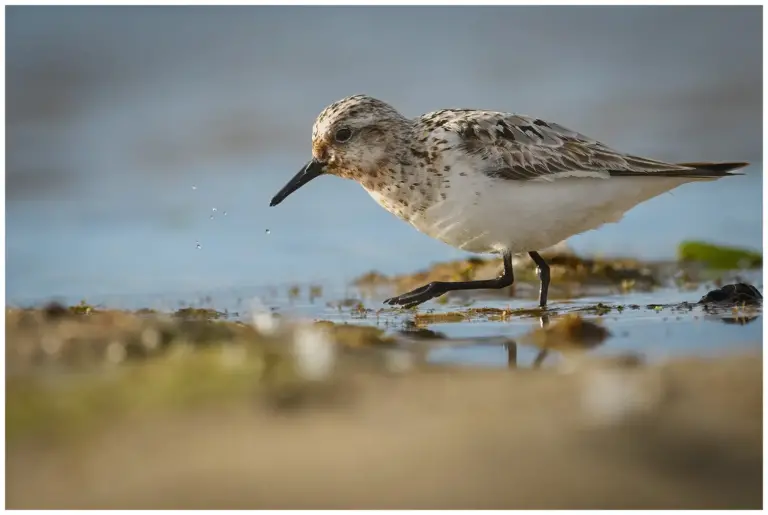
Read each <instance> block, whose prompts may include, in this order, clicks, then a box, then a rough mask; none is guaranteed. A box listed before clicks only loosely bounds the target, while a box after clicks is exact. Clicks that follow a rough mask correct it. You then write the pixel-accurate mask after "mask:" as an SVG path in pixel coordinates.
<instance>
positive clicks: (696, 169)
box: [269, 95, 748, 308]
mask: <svg viewBox="0 0 768 515" xmlns="http://www.w3.org/2000/svg"><path fill="white" fill-rule="evenodd" d="M747 165H748V163H743V162H728V163H678V164H672V163H665V162H662V161H657V160H653V159H648V158H644V157H638V156H633V155H629V154H625V153H622V152H618V151H616V150H613V149H611V148H610V147H608V146H606V145H605V144H603V143H601V142H599V141H596V140H594V139H592V138H589V137H587V136H585V135H583V134H580V133H578V132H575V131H572V130H570V129H567V128H565V127H563V126H561V125H558V124H556V123H551V122H547V121H544V120H541V119H539V118H533V117H530V116H526V115H522V114H511V113H504V112H497V111H486V110H479V109H442V110H439V111H434V112H431V113H427V114H424V115H422V116H420V117H418V118H415V119H408V118H406V117H404V116H403V115H401V114H400V113H399V112H398V111H397V110H396V109H395V108H393V107H392V106H390V105H389V104H387V103H385V102H382V101H381V100H377V99H375V98H372V97H370V96H367V95H353V96H350V97H347V98H344V99H342V100H339V101H337V102H334V103H333V104H331V105H329V106H328V107H326V108H325V109H324V110H323V111H322V112H321V113H320V115H319V116H318V117H317V120H316V121H315V124H314V127H313V128H312V159H311V160H310V161H309V162H308V163H307V164H306V165H305V166H304V167H303V168H302V169H301V170H300V171H299V172H298V173H297V174H296V176H294V177H293V178H292V179H291V180H290V181H289V182H288V184H286V185H285V187H284V188H283V189H282V190H280V192H278V193H277V195H275V196H274V198H273V199H272V201H271V202H270V204H269V205H270V206H276V205H277V204H279V203H280V202H282V201H283V200H284V199H285V198H286V197H287V196H288V195H290V194H291V193H292V192H294V191H296V190H297V189H299V188H300V187H301V186H303V185H304V184H306V183H308V182H309V181H311V180H312V179H314V178H315V177H318V176H320V175H327V174H329V175H336V176H338V177H343V178H346V179H352V180H355V181H357V182H358V183H360V185H362V186H363V188H365V190H366V191H367V192H368V193H369V194H370V195H371V197H373V199H374V200H375V201H376V202H378V203H379V205H381V206H382V207H383V208H384V209H386V210H387V211H389V212H390V213H393V214H395V215H396V216H398V217H399V218H401V219H403V220H405V221H407V222H408V223H410V224H411V225H413V226H414V227H415V228H416V229H418V230H419V231H421V232H423V233H426V234H428V235H429V236H431V237H433V238H437V239H438V240H441V241H443V242H445V243H447V244H449V245H452V246H454V247H457V248H459V249H462V250H465V251H468V252H473V253H481V254H486V253H491V254H500V255H501V256H502V258H503V263H504V271H503V273H502V274H501V275H500V276H499V277H498V278H496V279H489V280H480V281H462V282H432V283H429V284H426V285H424V286H422V287H420V288H417V289H415V290H413V291H410V292H408V293H405V294H403V295H398V296H396V297H392V298H390V299H387V300H386V301H385V302H386V303H387V304H390V305H399V306H405V307H412V306H416V305H418V304H421V303H422V302H425V301H427V300H430V299H433V298H435V297H438V296H440V295H443V294H444V293H446V292H449V291H454V290H472V289H481V288H484V289H489V288H504V287H507V286H509V285H511V284H512V283H513V282H514V275H513V270H512V256H513V255H514V254H521V253H525V252H527V253H528V255H529V256H530V257H531V259H533V261H534V262H535V264H536V266H537V272H538V276H539V279H540V281H541V288H540V292H539V305H540V306H541V307H542V308H545V307H546V304H547V291H548V288H549V276H550V274H549V266H548V265H547V263H546V262H545V261H544V259H542V257H541V256H540V255H539V253H538V252H537V251H538V250H541V249H544V248H547V247H550V246H552V245H554V244H556V243H558V242H560V241H563V240H565V239H566V238H568V237H570V236H573V235H575V234H579V233H582V232H585V231H588V230H591V229H596V228H598V227H600V226H601V225H603V224H605V223H613V222H618V221H619V220H620V219H621V218H622V216H623V215H624V213H625V212H627V211H628V210H630V209H631V208H633V207H634V206H636V205H637V204H639V203H641V202H643V201H645V200H648V199H650V198H652V197H655V196H657V195H660V194H661V193H664V192H666V191H669V190H671V189H673V188H676V187H678V186H680V185H682V184H685V183H688V182H696V181H709V180H714V179H718V178H720V177H725V176H728V175H740V174H732V173H730V172H731V171H732V170H736V169H739V168H743V167H745V166H747Z"/></svg>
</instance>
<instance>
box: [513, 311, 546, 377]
mask: <svg viewBox="0 0 768 515" xmlns="http://www.w3.org/2000/svg"><path fill="white" fill-rule="evenodd" d="M548 325H549V315H547V314H544V315H541V316H540V317H539V327H540V328H541V329H544V328H545V327H547V326H548ZM504 347H506V349H507V366H508V367H509V368H517V342H515V341H514V340H510V341H509V343H507V344H506V345H505V346H504ZM548 355H549V349H541V350H540V351H539V352H538V354H536V358H535V359H534V360H533V368H539V367H541V364H542V363H543V362H544V360H545V359H546V358H547V356H548Z"/></svg>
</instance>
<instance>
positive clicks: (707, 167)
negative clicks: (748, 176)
mask: <svg viewBox="0 0 768 515" xmlns="http://www.w3.org/2000/svg"><path fill="white" fill-rule="evenodd" d="M678 166H687V167H689V168H693V169H694V170H691V171H690V172H684V173H681V174H680V176H688V177H693V176H695V177H701V178H702V179H705V178H716V177H725V176H727V175H744V174H743V173H731V172H732V171H733V170H738V169H739V168H744V167H746V166H749V163H678Z"/></svg>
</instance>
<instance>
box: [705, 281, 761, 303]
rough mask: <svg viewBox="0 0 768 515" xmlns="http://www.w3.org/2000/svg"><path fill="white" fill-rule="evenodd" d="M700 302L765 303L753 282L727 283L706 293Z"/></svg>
mask: <svg viewBox="0 0 768 515" xmlns="http://www.w3.org/2000/svg"><path fill="white" fill-rule="evenodd" d="M698 303H699V304H718V305H723V304H734V305H735V304H747V305H750V306H759V305H761V304H762V303H763V296H762V294H761V293H760V292H759V291H758V290H757V288H755V287H754V286H752V285H751V284H745V283H737V284H726V285H725V286H723V287H722V288H718V289H716V290H712V291H711V292H709V293H707V294H706V295H704V296H703V297H702V298H701V300H699V302H698Z"/></svg>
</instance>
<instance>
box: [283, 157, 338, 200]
mask: <svg viewBox="0 0 768 515" xmlns="http://www.w3.org/2000/svg"><path fill="white" fill-rule="evenodd" d="M323 173H325V163H322V162H320V161H318V160H316V159H313V160H312V161H310V162H309V163H307V164H306V165H304V168H302V169H301V170H300V171H299V173H297V174H296V175H294V177H293V179H291V180H290V181H288V184H286V185H285V186H284V187H283V189H281V190H280V191H279V192H277V195H275V196H274V197H273V198H272V201H271V202H270V203H269V207H272V206H276V205H278V204H279V203H280V202H282V201H283V200H285V197H287V196H288V195H290V194H291V193H293V192H294V191H296V190H297V189H299V188H301V187H302V186H304V185H305V184H306V183H308V182H309V181H311V180H312V179H314V178H315V177H317V176H319V175H322V174H323Z"/></svg>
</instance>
